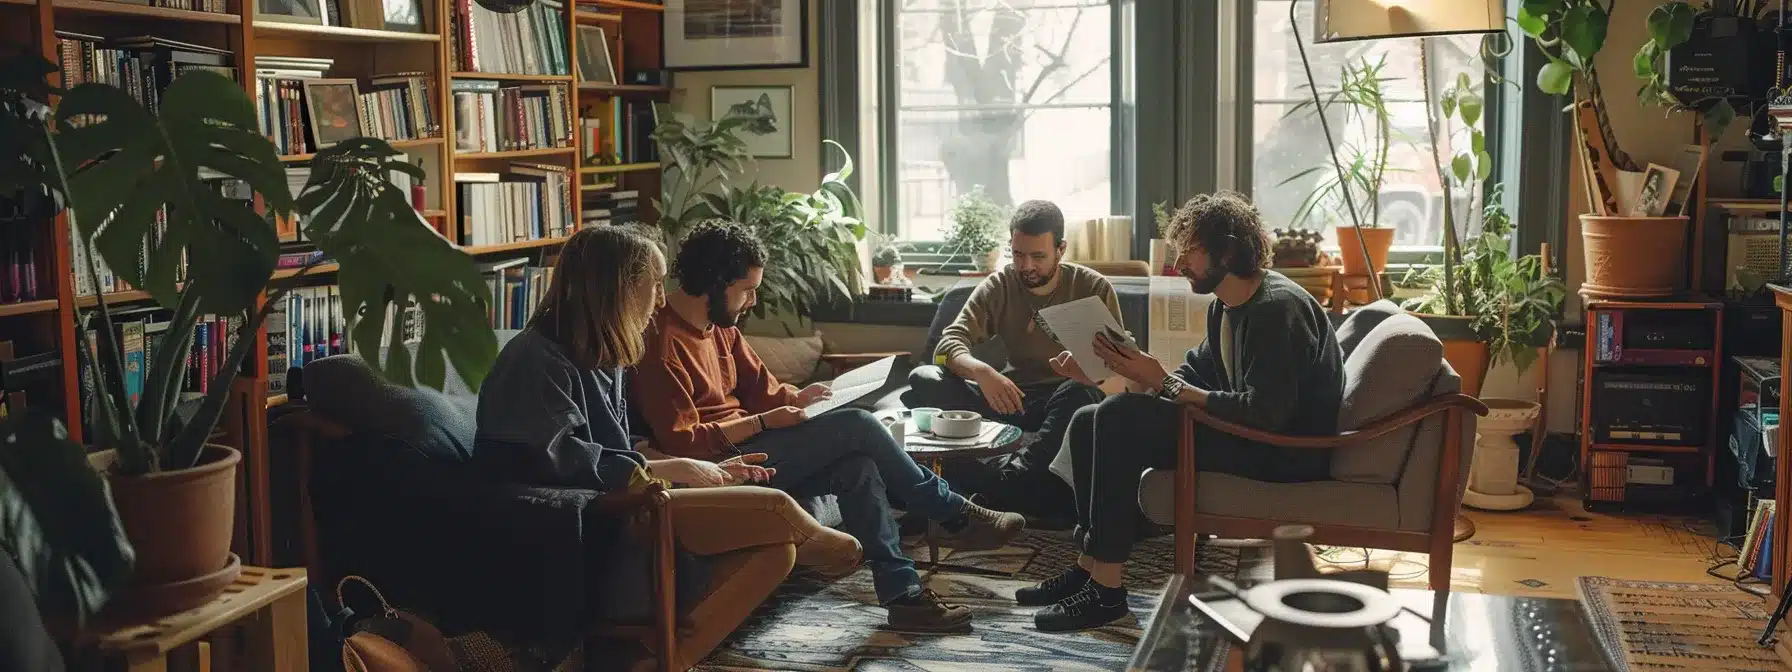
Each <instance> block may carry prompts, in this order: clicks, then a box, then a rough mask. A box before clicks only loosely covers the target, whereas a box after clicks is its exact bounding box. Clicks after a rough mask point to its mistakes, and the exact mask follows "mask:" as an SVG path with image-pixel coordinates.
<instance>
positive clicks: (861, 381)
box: [803, 357, 896, 418]
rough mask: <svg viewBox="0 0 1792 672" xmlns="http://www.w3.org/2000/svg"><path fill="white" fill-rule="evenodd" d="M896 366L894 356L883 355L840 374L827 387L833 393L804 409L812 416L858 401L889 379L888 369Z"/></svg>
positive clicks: (879, 387)
mask: <svg viewBox="0 0 1792 672" xmlns="http://www.w3.org/2000/svg"><path fill="white" fill-rule="evenodd" d="M895 366H896V358H895V357H885V358H883V359H880V360H877V361H875V362H872V363H870V364H866V365H864V366H861V367H859V368H856V369H853V370H851V371H847V372H846V373H842V374H840V377H838V378H835V379H834V381H833V382H832V383H829V384H828V387H830V388H832V389H833V390H834V393H833V394H832V395H830V396H829V397H828V398H826V399H823V400H821V401H817V402H815V403H813V404H809V406H808V407H807V408H805V409H803V410H804V411H807V412H808V415H809V417H811V418H813V417H815V416H817V415H821V414H823V413H826V412H828V411H831V410H834V409H836V408H840V407H841V406H845V405H847V404H850V403H852V402H855V401H858V400H859V399H860V398H861V397H864V396H865V395H867V394H871V393H872V392H876V391H878V390H879V389H881V388H882V387H883V386H884V383H887V382H889V380H890V371H891V369H892V368H894V367H895Z"/></svg>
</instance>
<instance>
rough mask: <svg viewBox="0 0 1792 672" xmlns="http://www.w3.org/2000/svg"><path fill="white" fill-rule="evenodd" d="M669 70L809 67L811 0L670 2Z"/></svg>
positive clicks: (666, 23)
mask: <svg viewBox="0 0 1792 672" xmlns="http://www.w3.org/2000/svg"><path fill="white" fill-rule="evenodd" d="M660 29H661V30H662V31H663V35H662V36H661V37H662V40H663V44H664V45H665V63H666V66H665V67H666V69H667V70H763V69H769V68H806V67H809V1H808V0H666V18H665V20H664V21H663V22H662V23H661V24H660Z"/></svg>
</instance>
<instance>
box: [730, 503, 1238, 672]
mask: <svg viewBox="0 0 1792 672" xmlns="http://www.w3.org/2000/svg"><path fill="white" fill-rule="evenodd" d="M905 546H907V547H908V550H909V553H910V556H909V557H913V558H917V559H925V558H927V547H926V545H925V544H924V543H921V541H920V540H919V539H910V540H907V541H906V543H905ZM940 556H941V557H940V560H941V561H942V562H946V563H951V564H959V565H967V566H971V567H978V568H982V569H987V570H991V571H993V572H996V573H999V574H1001V575H1002V577H985V576H979V575H975V574H968V573H961V572H953V571H949V570H948V571H939V572H932V573H929V574H927V575H925V576H924V577H923V578H924V580H926V582H927V584H928V587H930V588H932V589H933V590H934V591H936V592H938V593H940V595H942V596H944V597H945V598H946V600H947V601H950V602H955V603H958V604H963V605H965V606H967V607H970V608H971V610H972V611H973V612H975V614H976V616H975V620H974V621H973V629H972V631H971V632H970V634H963V635H914V634H906V633H898V632H891V631H888V630H884V629H883V624H884V610H883V609H882V608H880V607H878V606H877V600H876V598H875V597H874V595H873V592H872V587H871V574H870V572H869V571H867V570H863V569H861V570H860V571H858V572H857V573H855V574H853V575H851V576H848V577H846V578H844V579H839V580H836V581H833V582H831V583H830V582H825V581H821V580H818V579H815V578H807V577H802V576H797V577H793V578H792V579H791V580H789V581H786V582H785V583H784V585H783V586H781V587H780V588H779V589H778V591H777V592H776V593H774V594H773V595H772V597H771V598H770V599H768V600H766V602H765V604H763V605H761V606H760V608H759V610H758V611H757V612H755V613H754V614H753V616H752V617H751V618H749V619H748V620H747V622H746V623H744V624H742V625H741V627H740V628H739V629H737V630H735V632H734V634H733V635H732V636H731V637H730V638H729V639H728V640H727V641H725V642H723V643H722V645H721V646H720V647H718V648H717V649H716V651H715V652H714V653H712V654H710V656H709V658H708V659H707V660H705V661H704V662H703V664H702V665H700V666H698V668H697V669H699V670H710V671H714V672H723V671H727V672H733V671H737V670H787V671H790V672H833V671H835V670H854V671H865V672H898V671H901V672H910V671H912V672H956V671H959V670H979V671H981V670H1040V671H1046V670H1050V671H1052V672H1058V671H1063V672H1075V671H1080V670H1114V669H1121V668H1124V667H1125V666H1126V662H1127V659H1128V658H1129V657H1131V655H1132V651H1133V648H1134V646H1136V645H1137V643H1138V640H1139V633H1140V630H1141V629H1142V628H1143V627H1144V624H1143V623H1142V622H1141V619H1145V618H1149V614H1150V612H1151V610H1152V609H1153V608H1154V607H1155V606H1156V604H1157V596H1158V594H1159V593H1160V592H1161V591H1162V588H1163V586H1164V584H1165V583H1166V582H1167V581H1168V579H1169V575H1170V572H1171V568H1172V565H1173V562H1172V559H1173V551H1172V549H1171V548H1170V539H1169V537H1159V538H1155V539H1151V540H1147V541H1145V542H1143V543H1141V544H1139V546H1138V547H1137V549H1136V550H1135V551H1134V554H1133V559H1134V562H1132V563H1130V565H1129V567H1128V571H1127V584H1128V586H1129V587H1130V588H1131V589H1132V598H1131V599H1132V611H1133V615H1134V618H1133V619H1132V620H1128V621H1122V622H1120V623H1116V624H1114V625H1110V626H1108V627H1105V628H1102V629H1099V630H1094V631H1090V632H1079V633H1068V634H1045V633H1041V632H1039V631H1037V630H1035V629H1034V628H1033V611H1034V609H1032V608H1022V607H1017V606H1015V604H1014V591H1015V590H1016V589H1019V588H1022V587H1025V586H1028V585H1031V584H1032V583H1034V582H1037V581H1039V580H1042V579H1045V578H1048V577H1050V576H1052V575H1054V574H1056V573H1057V572H1058V571H1059V570H1061V569H1063V568H1064V567H1066V566H1068V565H1069V564H1070V563H1071V562H1073V561H1075V559H1076V550H1075V548H1074V546H1073V545H1072V542H1071V540H1070V536H1069V534H1067V533H1059V532H1038V531H1028V532H1027V533H1025V534H1023V535H1022V536H1021V537H1020V538H1018V539H1016V540H1015V542H1014V543H1012V544H1010V545H1009V546H1008V547H1006V548H1002V549H999V550H994V551H979V552H968V551H967V552H962V553H960V552H955V551H952V550H951V549H947V548H941V549H940ZM1198 560H1199V562H1200V564H1201V568H1202V569H1203V570H1205V571H1209V572H1214V573H1221V574H1222V575H1226V576H1230V575H1233V574H1235V573H1236V568H1237V564H1238V562H1237V561H1238V555H1237V552H1236V550H1234V549H1229V548H1219V547H1212V546H1207V547H1203V548H1202V552H1201V555H1200V557H1199V558H1198ZM1004 577H1005V578H1004Z"/></svg>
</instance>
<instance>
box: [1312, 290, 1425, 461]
mask: <svg viewBox="0 0 1792 672" xmlns="http://www.w3.org/2000/svg"><path fill="white" fill-rule="evenodd" d="M1443 361H1444V345H1443V343H1441V342H1439V341H1438V340H1437V336H1436V335H1434V334H1432V333H1431V328H1430V327H1427V326H1425V323H1424V322H1421V321H1419V319H1418V318H1416V317H1413V316H1411V315H1406V314H1394V315H1389V316H1387V317H1386V318H1384V319H1383V320H1381V324H1379V325H1377V326H1376V327H1375V328H1374V329H1372V330H1370V331H1369V332H1368V333H1367V334H1366V335H1364V336H1363V338H1362V340H1361V343H1360V344H1358V345H1357V347H1356V349H1355V350H1353V351H1351V353H1350V355H1349V356H1348V357H1346V358H1345V360H1344V401H1343V403H1342V404H1341V405H1340V406H1339V407H1338V428H1339V429H1340V430H1351V429H1358V428H1361V427H1363V426H1364V425H1367V424H1369V423H1370V422H1372V421H1374V420H1377V419H1379V418H1382V417H1384V416H1387V415H1388V414H1391V413H1393V412H1395V411H1398V410H1400V409H1402V408H1406V407H1407V406H1411V405H1412V404H1414V403H1416V402H1418V401H1419V400H1421V399H1424V398H1426V397H1429V396H1430V390H1431V387H1432V385H1433V384H1434V382H1435V380H1436V378H1437V376H1438V371H1439V370H1440V369H1441V368H1442V367H1443ZM1416 429H1417V428H1416V427H1413V426H1407V427H1403V428H1400V429H1398V430H1395V431H1393V432H1390V433H1388V434H1386V435H1384V436H1382V437H1381V438H1378V439H1375V440H1372V441H1370V442H1368V443H1365V444H1361V445H1357V446H1353V447H1351V448H1347V449H1343V450H1338V451H1335V452H1334V453H1333V455H1332V478H1335V479H1338V480H1340V481H1353V482H1358V483H1393V482H1394V481H1395V480H1397V479H1399V478H1400V470H1401V468H1402V467H1403V466H1405V464H1406V455H1407V452H1408V450H1409V449H1410V448H1411V446H1412V441H1413V435H1414V433H1415V431H1416Z"/></svg>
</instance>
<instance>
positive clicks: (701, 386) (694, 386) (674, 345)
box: [629, 220, 1026, 632]
mask: <svg viewBox="0 0 1792 672" xmlns="http://www.w3.org/2000/svg"><path fill="white" fill-rule="evenodd" d="M765 259H766V255H765V248H764V247H762V246H761V244H760V242H759V240H758V239H757V238H755V237H754V235H753V233H752V231H751V230H749V229H748V228H747V227H745V226H743V225H740V224H737V223H734V222H729V221H724V220H711V221H708V222H704V223H702V224H699V225H697V226H696V227H694V228H693V229H692V230H691V231H690V233H688V234H687V235H686V236H685V239H684V242H683V243H682V244H681V246H680V248H679V250H678V256H677V260H676V261H675V262H674V265H673V272H674V274H676V275H677V277H678V290H677V291H673V292H670V293H669V294H668V295H667V296H666V305H665V307H663V308H661V309H660V311H659V314H658V315H657V316H656V317H655V318H654V325H653V327H652V328H651V330H650V331H649V332H648V337H647V338H648V343H647V353H646V355H645V356H644V357H643V358H642V361H641V363H640V364H637V365H636V367H635V368H636V372H635V375H634V376H633V377H632V378H630V390H629V392H630V395H631V402H632V405H633V406H634V407H636V408H638V409H640V411H641V414H642V415H643V416H644V419H645V420H646V425H647V426H648V427H649V428H650V429H651V430H652V433H653V444H654V447H655V448H656V449H657V450H658V451H659V452H663V453H665V454H669V455H673V456H677V457H689V458H697V459H704V460H711V461H721V460H726V459H728V458H730V457H733V456H735V455H740V454H746V453H765V454H766V456H767V458H766V461H765V465H764V466H765V467H767V468H768V469H769V470H771V472H772V473H771V481H770V483H769V485H770V486H771V487H774V488H777V489H780V490H784V491H786V492H789V493H790V494H792V495H796V496H798V497H810V496H817V495H829V494H831V495H835V496H836V497H837V498H838V499H839V503H840V514H841V517H842V518H844V519H845V523H844V525H843V527H844V528H845V531H846V532H847V533H848V534H851V535H852V536H853V537H855V538H857V539H858V540H859V543H860V545H861V546H863V547H864V549H865V559H866V560H867V561H869V562H870V564H871V570H872V576H873V583H874V585H875V588H876V590H877V597H878V601H880V602H882V603H883V605H884V606H885V608H887V609H888V610H889V617H888V618H889V624H890V626H891V627H892V628H894V629H898V630H907V631H914V632H958V631H963V630H965V629H966V628H969V627H970V620H971V611H970V609H968V608H966V607H964V606H960V605H952V604H947V603H945V602H944V601H943V600H941V599H940V597H939V596H938V595H937V594H935V593H934V592H933V591H931V590H926V589H924V588H923V587H922V586H921V579H920V576H919V574H917V573H916V572H915V564H914V561H913V560H910V559H909V558H908V557H907V556H904V555H903V553H902V547H901V537H900V535H899V533H898V529H897V524H896V521H895V520H894V519H893V518H892V517H891V515H890V504H889V500H888V499H887V494H886V493H894V494H896V495H897V496H899V497H901V499H902V501H903V502H904V503H906V505H907V507H908V509H909V512H910V513H914V514H919V515H921V516H923V517H926V518H928V519H931V520H937V521H940V523H941V526H942V527H944V528H945V529H946V532H947V534H949V535H951V536H952V537H953V538H954V539H955V541H954V542H953V543H951V544H950V545H951V546H952V547H953V548H961V549H962V548H999V547H1001V546H1002V545H1004V544H1006V543H1007V542H1008V541H1009V540H1011V539H1013V538H1014V536H1015V535H1016V534H1019V533H1020V532H1021V530H1022V529H1024V528H1025V527H1026V520H1025V519H1024V518H1022V517H1021V516H1020V515H1019V514H1014V513H1000V512H996V511H991V510H989V509H986V508H983V507H981V506H978V505H976V504H973V503H971V502H969V501H967V500H966V499H965V498H964V497H962V496H960V495H958V494H957V493H954V492H952V490H951V489H950V488H949V487H948V486H947V484H946V481H945V480H944V479H941V478H940V477H939V476H937V475H935V474H933V473H932V472H930V471H928V470H926V469H923V468H921V467H920V466H919V465H917V464H915V461H914V459H912V458H910V457H909V456H908V454H907V453H905V452H903V450H902V446H901V445H899V444H897V443H896V440H895V439H894V438H893V437H891V436H890V432H889V430H887V429H885V428H884V426H883V425H882V424H881V423H879V422H878V421H877V419H876V418H874V417H872V416H871V414H870V413H867V412H865V411H864V410H861V409H852V408H843V409H837V410H834V411H830V412H827V413H823V414H822V415H820V416H818V417H814V418H810V417H808V416H807V414H806V413H805V412H804V410H803V407H805V406H808V405H809V404H812V403H814V402H816V401H818V400H820V399H822V398H825V397H826V396H827V395H828V393H829V390H828V386H827V385H825V384H816V385H811V386H809V387H807V388H804V389H802V390H797V389H796V388H794V387H791V386H789V385H785V384H784V383H781V382H779V381H778V379H777V378H776V377H775V376H773V375H772V374H771V372H770V371H767V370H766V368H765V364H764V363H763V362H761V361H760V359H759V356H758V355H757V354H754V352H753V349H752V348H751V347H750V346H748V345H747V343H746V340H745V339H743V338H742V337H741V333H740V329H739V327H738V326H736V325H737V324H738V323H739V321H740V318H741V316H743V315H745V314H746V311H747V310H749V309H751V308H752V307H753V305H754V304H755V303H756V302H757V301H758V296H757V295H758V289H759V283H760V281H761V279H762V278H763V277H764V271H765Z"/></svg>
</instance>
